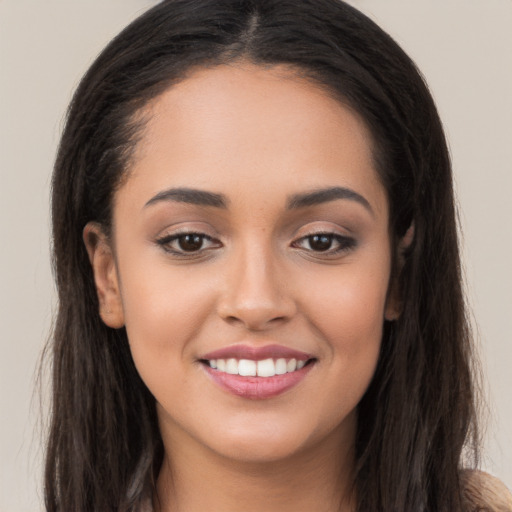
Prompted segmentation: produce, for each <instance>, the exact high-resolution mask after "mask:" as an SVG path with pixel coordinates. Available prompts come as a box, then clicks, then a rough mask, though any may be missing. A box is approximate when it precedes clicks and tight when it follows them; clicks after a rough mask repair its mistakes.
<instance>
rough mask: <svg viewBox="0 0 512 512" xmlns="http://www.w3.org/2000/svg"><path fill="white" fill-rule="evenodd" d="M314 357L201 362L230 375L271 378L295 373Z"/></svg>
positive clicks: (208, 360)
mask: <svg viewBox="0 0 512 512" xmlns="http://www.w3.org/2000/svg"><path fill="white" fill-rule="evenodd" d="M313 361H314V359H313V358H312V359H307V360H302V359H295V358H291V359H285V358H283V357H280V358H277V359H274V358H266V359H261V360H252V359H236V358H228V359H220V358H219V359H203V360H201V362H202V363H203V364H205V365H207V366H208V367H209V368H211V369H212V370H216V371H217V372H222V373H227V374H229V375H239V376H241V377H262V378H270V377H275V376H276V375H285V374H288V373H294V372H297V371H299V370H301V369H302V368H304V367H305V366H306V365H309V364H311V363H312V362H313Z"/></svg>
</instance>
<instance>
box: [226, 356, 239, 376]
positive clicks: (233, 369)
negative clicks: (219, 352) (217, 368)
mask: <svg viewBox="0 0 512 512" xmlns="http://www.w3.org/2000/svg"><path fill="white" fill-rule="evenodd" d="M226 373H230V374H231V375H236V374H237V373H238V361H237V360H236V359H228V360H227V361H226Z"/></svg>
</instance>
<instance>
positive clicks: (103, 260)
mask: <svg viewBox="0 0 512 512" xmlns="http://www.w3.org/2000/svg"><path fill="white" fill-rule="evenodd" d="M83 240H84V244H85V247H86V249H87V254H88V255H89V261H90V262H91V266H92V271H93V274H94V284H95V286H96V293H97V294H98V301H99V314H100V317H101V319H102V320H103V322H104V323H105V324H106V325H108V326H109V327H112V328H114V329H119V328H121V327H123V326H124V312H123V305H122V301H121V293H120V288H119V279H118V275H117V266H116V261H115V257H114V253H113V250H112V247H111V243H110V241H109V239H108V237H107V236H106V234H105V233H104V231H103V229H102V227H101V225H100V224H98V223H96V222H89V223H88V224H87V225H86V226H85V228H84V230H83Z"/></svg>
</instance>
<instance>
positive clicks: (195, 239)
mask: <svg viewBox="0 0 512 512" xmlns="http://www.w3.org/2000/svg"><path fill="white" fill-rule="evenodd" d="M156 242H157V244H158V245H160V246H161V247H163V249H164V250H165V251H167V252H170V253H172V254H175V255H177V256H187V255H194V254H197V253H200V252H202V251H204V250H206V249H210V248H213V247H219V246H220V242H218V241H216V240H214V239H213V238H212V237H210V236H208V235H206V234H204V233H193V232H187V233H175V234H172V235H165V236H163V237H162V238H159V239H158V240H157V241H156Z"/></svg>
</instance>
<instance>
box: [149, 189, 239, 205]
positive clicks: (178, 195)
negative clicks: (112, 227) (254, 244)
mask: <svg viewBox="0 0 512 512" xmlns="http://www.w3.org/2000/svg"><path fill="white" fill-rule="evenodd" d="M160 201H175V202H178V203H187V204H195V205H199V206H213V207H215V208H223V209H227V207H228V203H229V201H228V199H227V198H226V196H224V195H223V194H216V193H214V192H207V191H205V190H197V189H194V188H171V189H169V190H163V191H162V192H159V193H158V194H157V195H156V196H154V197H152V198H151V199H150V200H149V201H148V202H147V203H146V204H145V205H144V208H146V207H148V206H150V205H152V204H155V203H158V202H160Z"/></svg>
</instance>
